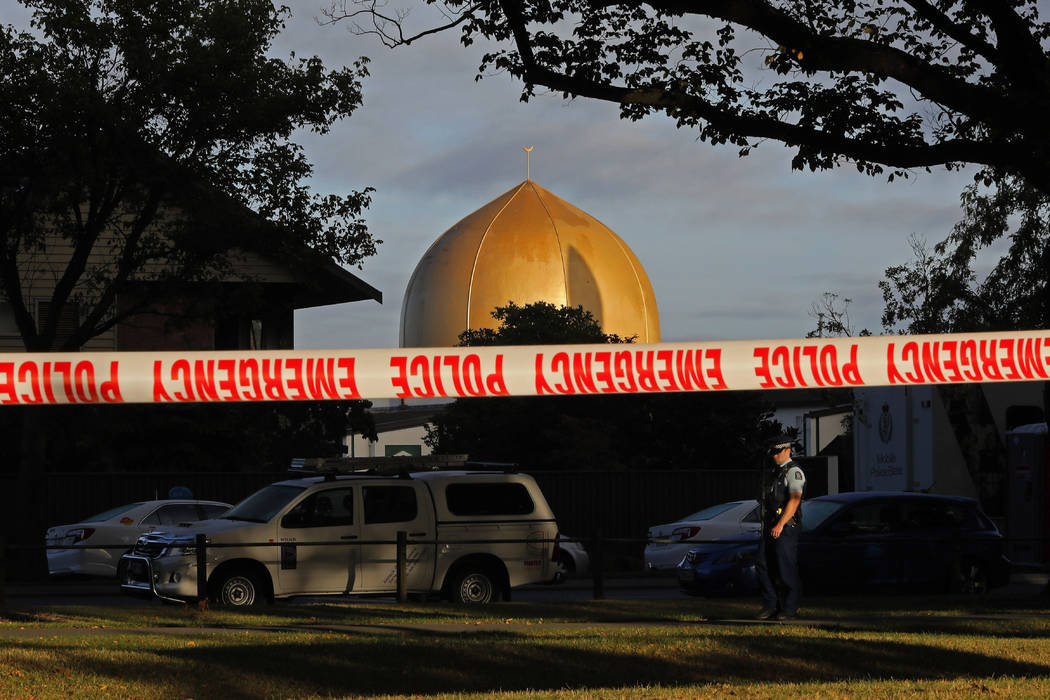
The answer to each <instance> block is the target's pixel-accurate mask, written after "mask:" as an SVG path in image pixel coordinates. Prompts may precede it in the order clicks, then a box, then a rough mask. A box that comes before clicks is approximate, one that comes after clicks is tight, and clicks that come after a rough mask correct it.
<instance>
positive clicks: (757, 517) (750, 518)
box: [740, 505, 762, 523]
mask: <svg viewBox="0 0 1050 700" xmlns="http://www.w3.org/2000/svg"><path fill="white" fill-rule="evenodd" d="M740 522H742V523H760V522H762V509H761V508H759V507H758V506H757V505H756V506H755V507H754V508H752V509H751V510H750V511H748V513H747V515H745V516H744V517H742V518H740Z"/></svg>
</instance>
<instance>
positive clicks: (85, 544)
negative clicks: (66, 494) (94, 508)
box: [44, 498, 233, 576]
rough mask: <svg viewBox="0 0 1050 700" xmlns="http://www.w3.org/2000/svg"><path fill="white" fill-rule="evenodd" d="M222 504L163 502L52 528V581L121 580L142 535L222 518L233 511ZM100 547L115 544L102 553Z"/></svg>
mask: <svg viewBox="0 0 1050 700" xmlns="http://www.w3.org/2000/svg"><path fill="white" fill-rule="evenodd" d="M232 507H233V506H231V505H230V504H229V503H222V502H221V501H200V500H186V499H170V498H168V499H161V500H157V501H139V502H138V503H128V504H127V505H123V506H118V507H117V508H111V509H109V510H107V511H104V512H102V513H99V514H98V515H93V516H91V517H90V518H85V519H84V520H82V521H80V522H79V523H74V524H72V525H55V526H54V527H49V528H48V529H47V533H46V534H45V536H44V542H45V543H46V544H47V546H48V547H61V549H48V550H47V569H48V573H50V574H51V575H53V576H58V575H63V574H86V575H89V576H116V575H117V562H119V561H120V557H121V556H122V555H123V554H124V553H125V552H126V551H128V550H129V549H130V548H131V546H132V545H134V544H135V540H137V539H138V538H139V537H140V536H141V535H142V534H144V533H147V532H152V531H153V530H156V529H158V528H162V527H163V528H167V527H170V526H172V525H177V524H179V523H184V522H196V521H198V520H209V519H211V518H217V517H219V516H220V515H222V514H223V513H225V512H226V511H228V510H229V509H230V508H232ZM98 545H116V546H115V547H106V548H103V549H99V548H97V547H98Z"/></svg>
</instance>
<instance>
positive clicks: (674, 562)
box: [645, 500, 761, 571]
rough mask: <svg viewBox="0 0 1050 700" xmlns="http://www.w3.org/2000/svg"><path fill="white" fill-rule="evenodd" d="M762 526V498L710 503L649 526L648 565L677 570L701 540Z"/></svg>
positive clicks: (649, 566)
mask: <svg viewBox="0 0 1050 700" xmlns="http://www.w3.org/2000/svg"><path fill="white" fill-rule="evenodd" d="M760 527H761V514H760V513H759V509H758V501H755V500H747V501H731V502H730V503H719V504H718V505H714V506H708V507H707V508H704V509H703V510H701V511H698V512H696V513H692V514H691V515H687V516H685V517H684V518H682V519H680V520H676V521H675V522H673V523H667V524H665V525H653V526H652V527H651V528H649V533H648V539H649V543H648V544H647V545H646V546H645V568H646V569H648V570H649V571H661V570H663V571H673V570H674V568H675V567H676V566H678V563H679V562H681V561H682V557H684V556H685V555H686V552H688V551H689V550H690V549H691V548H692V547H693V546H694V545H696V543H697V541H704V540H714V539H725V538H732V537H734V536H741V535H747V534H748V533H755V532H758V531H759V528H760Z"/></svg>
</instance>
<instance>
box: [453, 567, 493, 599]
mask: <svg viewBox="0 0 1050 700" xmlns="http://www.w3.org/2000/svg"><path fill="white" fill-rule="evenodd" d="M449 592H450V593H451V597H452V602H453V603H472V604H482V605H483V604H485V603H491V602H492V601H493V599H494V598H495V597H496V583H495V581H493V579H492V574H490V573H489V572H488V571H485V570H484V569H474V568H467V569H464V570H463V571H461V572H459V574H457V575H456V577H455V578H454V579H453V580H452V587H451V589H450V591H449Z"/></svg>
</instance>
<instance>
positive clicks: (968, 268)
mask: <svg viewBox="0 0 1050 700" xmlns="http://www.w3.org/2000/svg"><path fill="white" fill-rule="evenodd" d="M961 200H962V205H963V218H962V220H960V221H959V223H957V224H956V225H955V228H954V229H953V230H952V232H951V234H949V235H948V236H947V237H946V238H945V239H944V240H943V241H940V242H938V243H937V244H935V245H934V246H933V247H932V249H931V248H930V247H929V246H928V245H927V243H926V242H925V241H924V240H922V239H919V238H916V237H912V239H911V244H912V250H913V252H914V254H915V257H914V259H913V260H912V261H911V262H910V263H907V264H904V265H897V266H894V267H891V268H889V269H887V270H886V278H885V279H884V280H883V281H882V282H880V283H879V287H880V288H881V289H882V295H883V300H884V302H885V307H884V311H883V316H882V323H883V326H884V327H885V328H886V329H887V330H899V331H900V332H907V333H949V332H957V333H958V332H972V331H996V330H1028V329H1033V328H1050V281H1048V279H1047V270H1050V196H1048V195H1046V194H1044V193H1043V192H1041V191H1039V190H1037V189H1036V188H1035V187H1033V186H1032V185H1031V183H1029V182H1026V181H1024V180H1022V179H1020V178H1010V179H1007V180H1004V181H1001V182H998V183H996V184H995V185H994V186H993V187H990V188H986V187H980V186H977V185H974V186H970V187H968V188H967V189H966V190H965V191H964V192H963V194H962V197H961ZM996 256H997V258H996Z"/></svg>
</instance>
